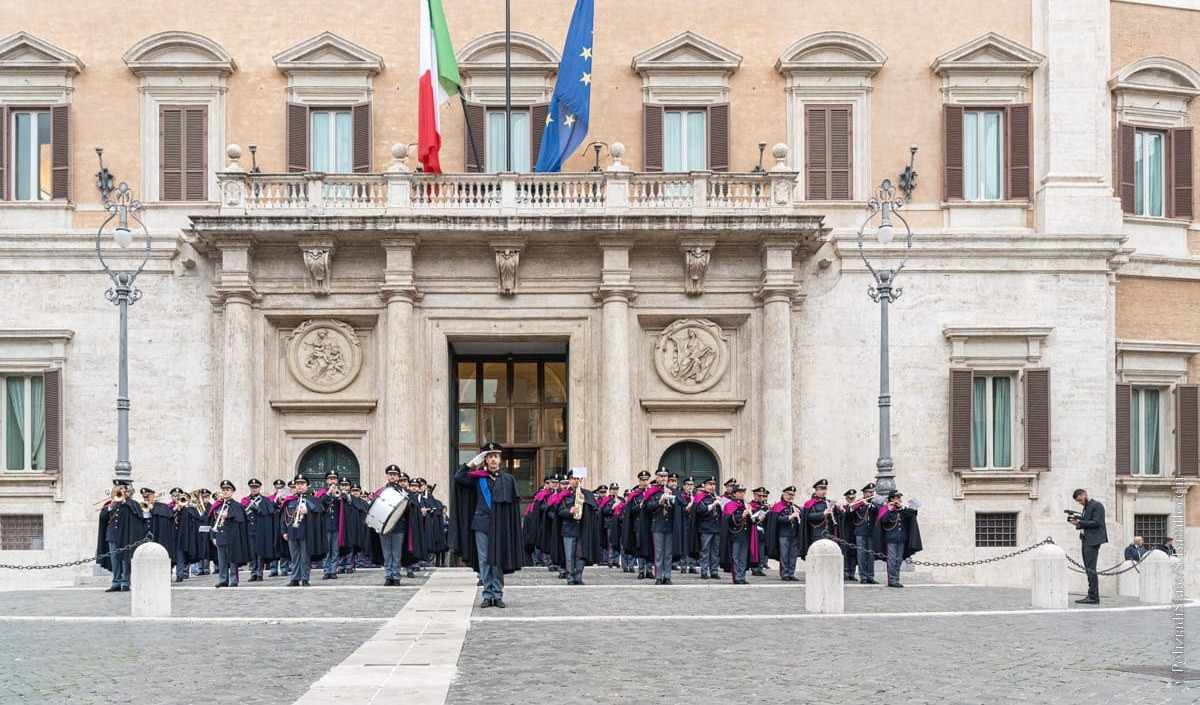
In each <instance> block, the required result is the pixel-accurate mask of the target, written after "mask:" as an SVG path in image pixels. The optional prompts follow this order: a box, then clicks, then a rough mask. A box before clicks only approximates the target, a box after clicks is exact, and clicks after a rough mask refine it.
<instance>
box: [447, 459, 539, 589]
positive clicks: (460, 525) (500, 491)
mask: <svg viewBox="0 0 1200 705" xmlns="http://www.w3.org/2000/svg"><path fill="white" fill-rule="evenodd" d="M468 472H470V471H469V470H468V468H467V466H466V465H463V466H462V467H460V468H459V469H458V472H456V473H455V474H454V480H455V481H454V482H453V483H451V484H450V520H451V532H450V550H451V551H453V552H454V553H455V554H456V555H458V556H459V557H460V558H462V560H464V561H465V562H466V563H467V564H468V565H469V566H471V568H473V569H475V570H479V554H478V553H477V552H476V550H475V532H474V531H471V519H472V518H473V517H474V516H475V505H476V503H477V502H478V501H479V490H478V486H479V481H478V479H477V478H473V477H469V476H468V474H467V473H468ZM522 542H523V540H522V538H521V497H520V495H519V494H518V493H517V481H516V479H514V478H513V476H512V475H510V474H508V473H506V472H500V473H497V475H496V481H495V485H494V487H493V489H492V521H491V529H490V530H489V531H488V563H489V564H490V565H495V566H498V567H499V568H500V569H501V570H502V571H503V572H505V573H514V572H516V571H518V570H520V569H521V566H522V564H523V563H524V555H523V552H522V548H521V544H522Z"/></svg>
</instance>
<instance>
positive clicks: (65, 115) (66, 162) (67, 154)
mask: <svg viewBox="0 0 1200 705" xmlns="http://www.w3.org/2000/svg"><path fill="white" fill-rule="evenodd" d="M50 161H51V166H50V170H51V172H50V173H51V175H50V198H52V199H54V200H60V199H61V200H64V201H69V200H71V106H69V105H55V106H52V107H51V108H50Z"/></svg>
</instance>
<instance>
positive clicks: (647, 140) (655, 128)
mask: <svg viewBox="0 0 1200 705" xmlns="http://www.w3.org/2000/svg"><path fill="white" fill-rule="evenodd" d="M642 155H643V156H642V169H644V170H646V171H662V170H663V106H661V105H652V104H650V103H645V104H643V105H642Z"/></svg>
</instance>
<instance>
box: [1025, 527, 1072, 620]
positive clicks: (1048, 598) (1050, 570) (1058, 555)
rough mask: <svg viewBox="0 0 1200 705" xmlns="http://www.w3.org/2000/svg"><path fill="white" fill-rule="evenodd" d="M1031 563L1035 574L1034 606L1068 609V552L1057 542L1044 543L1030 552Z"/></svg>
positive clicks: (1032, 588)
mask: <svg viewBox="0 0 1200 705" xmlns="http://www.w3.org/2000/svg"><path fill="white" fill-rule="evenodd" d="M1029 565H1030V570H1031V572H1032V576H1033V585H1032V587H1031V593H1032V595H1031V597H1032V601H1033V606H1034V607H1037V608H1041V609H1059V610H1061V609H1066V608H1067V601H1068V598H1069V597H1070V593H1068V592H1067V554H1066V553H1064V552H1063V550H1062V549H1061V548H1059V547H1058V546H1057V545H1055V544H1052V543H1047V544H1042V545H1041V546H1038V547H1037V548H1035V549H1033V551H1031V552H1030V553H1029Z"/></svg>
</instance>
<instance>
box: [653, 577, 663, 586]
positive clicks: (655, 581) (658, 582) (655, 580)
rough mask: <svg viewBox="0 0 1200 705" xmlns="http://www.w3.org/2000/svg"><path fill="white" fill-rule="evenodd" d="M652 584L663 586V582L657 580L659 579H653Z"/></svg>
mask: <svg viewBox="0 0 1200 705" xmlns="http://www.w3.org/2000/svg"><path fill="white" fill-rule="evenodd" d="M654 584H655V585H662V584H663V581H662V580H661V579H659V578H655V579H654Z"/></svg>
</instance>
